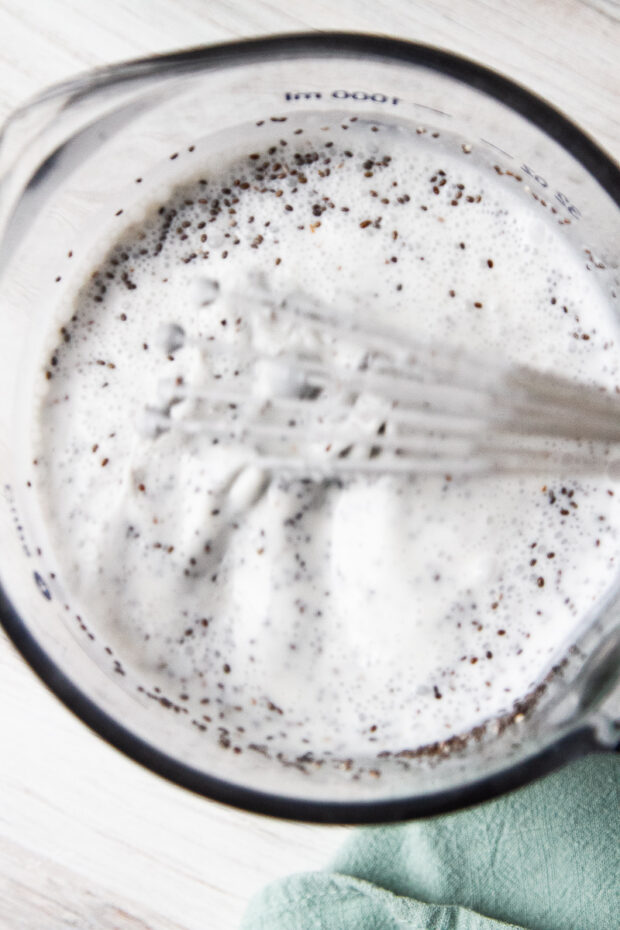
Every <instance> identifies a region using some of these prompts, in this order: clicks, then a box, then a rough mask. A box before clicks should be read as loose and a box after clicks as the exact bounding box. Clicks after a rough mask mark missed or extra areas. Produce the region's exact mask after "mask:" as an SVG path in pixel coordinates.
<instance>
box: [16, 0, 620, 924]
mask: <svg viewBox="0 0 620 930" xmlns="http://www.w3.org/2000/svg"><path fill="white" fill-rule="evenodd" d="M308 29H318V30H327V29H341V30H351V31H365V32H380V33H388V34H391V35H394V36H398V37H401V38H407V39H411V40H414V41H419V42H426V43H429V44H433V45H438V46H442V47H444V48H447V49H450V50H453V51H455V52H457V53H459V54H462V55H465V56H468V57H471V58H475V59H477V60H479V61H481V62H482V63H483V64H486V65H488V66H490V67H493V68H496V69H498V70H500V71H502V72H503V73H504V74H506V75H508V76H509V77H512V78H513V79H515V80H517V81H519V82H521V83H522V84H525V85H526V86H528V87H529V88H530V89H532V90H534V91H535V92H537V93H538V94H540V95H541V96H543V97H546V98H547V99H548V100H549V101H550V102H552V103H553V104H555V105H556V106H557V107H559V108H560V109H561V110H563V111H564V112H565V113H566V114H567V115H568V116H570V117H571V118H572V119H573V120H575V121H576V122H577V123H579V124H580V125H581V126H582V127H583V128H585V129H586V130H587V131H588V132H589V133H590V134H591V135H592V136H593V137H594V138H595V139H596V140H597V141H598V143H599V144H601V145H602V146H604V147H606V148H607V149H608V150H609V151H610V152H611V153H612V154H614V155H615V156H616V158H618V157H619V156H620V107H619V102H620V99H619V98H620V80H619V78H620V64H619V62H620V56H619V55H618V48H619V40H620V4H619V3H618V2H617V0H501V2H500V0H459V2H458V3H455V2H453V0H417V2H413V0H372V2H371V0H357V2H355V0H342V2H340V3H339V4H338V5H336V4H334V3H333V2H326V0H325V2H323V0H315V2H314V3H312V4H309V3H308V2H306V0H304V2H301V0H288V2H287V0H271V2H266V0H238V2H226V0H209V2H207V0H133V2H129V0H106V2H105V3H99V2H95V0H21V2H20V0H0V119H2V118H3V117H4V116H6V114H7V113H8V112H9V111H10V110H11V109H12V108H13V107H15V106H16V105H18V104H19V103H22V102H23V101H24V100H26V99H27V98H28V97H30V96H32V95H33V94H35V93H37V92H38V91H39V90H41V89H43V87H45V86H46V85H48V84H50V83H52V82H55V81H58V80H61V79H63V78H66V77H69V76H71V75H73V74H75V73H76V72H78V71H83V70H86V69H88V68H91V67H94V66H97V65H102V64H106V63H109V62H112V61H117V60H121V59H123V58H131V57H136V56H140V55H146V54H150V53H153V52H161V51H165V50H169V49H173V48H181V47H187V46H190V45H197V44H201V43H213V42H219V41H227V40H231V39H234V38H238V37H242V36H252V35H258V34H268V33H282V32H292V31H301V30H308ZM345 833H346V831H345V830H344V829H342V828H329V827H312V826H306V825H301V824H292V823H284V822H277V821H271V820H267V819H265V818H261V817H258V816H253V815H249V814H244V813H242V812H239V811H234V810H231V809H228V808H225V807H223V806H220V805H217V804H214V803H211V802H208V801H205V800H203V799H201V798H197V797H194V796H192V795H190V794H188V793H186V792H184V791H182V790H180V789H177V788H175V787H173V786H172V785H169V784H167V783H165V782H163V781H162V780H160V779H158V778H157V777H155V776H153V775H151V774H149V773H148V772H146V771H143V770H142V769H140V768H138V767H137V766H136V765H134V764H133V763H132V762H130V761H129V760H127V759H125V758H124V757H123V756H121V755H120V754H118V753H117V752H115V751H114V750H113V749H111V748H110V747H109V746H107V745H105V744H103V743H102V742H101V741H100V740H99V739H98V738H97V737H95V736H94V735H93V734H91V733H90V732H89V731H88V730H87V729H86V728H85V727H84V726H83V725H82V724H81V723H79V722H78V721H77V720H76V719H74V718H73V717H72V716H71V715H70V714H69V713H68V711H66V710H65V709H64V708H63V707H62V706H60V705H59V704H58V702H57V701H56V700H55V699H54V698H53V697H52V696H51V695H50V694H49V693H48V692H47V690H46V689H45V688H44V687H43V685H41V683H40V682H39V681H38V680H37V679H36V678H35V676H34V675H33V674H32V673H31V672H30V670H29V669H28V668H27V667H26V666H25V664H24V663H23V662H22V660H21V659H20V658H19V656H17V655H16V653H15V652H14V650H13V649H12V647H11V646H10V644H9V643H8V641H7V640H6V639H5V638H4V636H2V635H0V930H43V928H45V930H68V928H80V930H202V928H213V930H229V928H233V927H236V926H238V923H239V919H240V916H241V914H242V912H243V909H244V907H245V905H246V902H247V901H248V899H249V897H250V896H251V895H252V894H253V893H254V892H255V891H257V890H258V889H259V888H260V887H261V886H263V885H264V884H265V883H267V882H268V881H270V880H272V879H274V878H276V877H278V876H280V875H284V874H287V873H289V872H292V871H303V870H306V869H314V868H320V867H321V866H322V865H324V864H325V863H326V861H327V860H328V859H329V857H330V856H331V854H332V853H333V852H334V850H335V849H336V847H337V846H338V845H339V844H340V843H341V842H342V839H343V837H344V835H345Z"/></svg>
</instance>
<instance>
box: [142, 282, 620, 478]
mask: <svg viewBox="0 0 620 930" xmlns="http://www.w3.org/2000/svg"><path fill="white" fill-rule="evenodd" d="M244 300H245V304H246V305H247V303H248V302H250V303H252V301H248V297H247V295H246V296H245V297H244ZM257 307H258V308H259V309H260V310H261V312H263V314H264V315H265V317H264V318H265V320H266V323H265V325H267V326H270V327H273V328H274V331H276V332H277V331H278V327H282V326H284V327H288V331H289V332H294V333H295V337H297V334H298V332H300V331H303V332H305V333H306V336H307V338H306V339H305V340H303V339H302V340H299V339H298V338H293V339H292V340H290V341H289V343H288V344H287V341H286V340H284V341H283V342H282V340H280V347H279V348H277V349H274V350H273V351H272V350H270V351H269V352H264V351H259V350H256V351H255V352H250V353H249V354H248V355H247V356H246V358H245V360H244V363H243V372H242V374H243V377H242V378H241V379H240V378H239V377H238V376H239V370H238V367H239V366H238V367H237V370H235V372H234V375H235V377H233V376H232V374H230V375H229V376H226V375H225V374H223V375H218V376H217V378H216V379H212V380H211V381H209V382H207V383H206V384H204V385H192V384H185V383H183V384H181V385H180V384H179V383H178V379H177V380H176V381H175V382H174V383H172V382H165V383H162V384H161V385H160V400H161V404H160V406H159V407H157V408H149V411H148V416H149V418H150V419H149V421H148V429H149V430H150V432H151V434H152V435H155V434H157V433H161V432H165V431H168V430H170V429H181V430H183V431H185V432H189V433H196V432H198V433H202V434H207V435H209V436H210V437H211V438H212V441H213V442H214V443H235V444H243V445H244V446H245V447H246V448H247V449H248V450H250V451H251V455H252V458H253V459H254V460H255V461H256V464H258V465H259V466H261V467H263V468H265V469H270V470H275V471H279V472H285V473H292V474H296V475H298V476H307V477H323V478H337V477H339V476H344V475H346V474H351V473H360V474H370V473H373V474H411V475H415V474H433V473H435V474H450V475H453V474H461V475H462V474H476V473H498V472H517V473H534V472H537V471H545V472H548V471H552V472H555V473H557V472H560V473H571V474H572V473H584V472H586V473H593V474H601V473H604V474H613V472H614V470H616V471H617V472H618V474H620V454H617V453H620V446H619V445H618V444H619V443H620V396H617V395H614V394H611V393H609V392H608V391H607V390H606V389H604V388H602V387H601V388H599V387H591V386H589V385H585V384H581V383H576V382H575V381H573V380H569V379H567V378H563V377H560V376H557V375H555V374H549V373H545V372H541V371H538V370H536V369H533V368H529V367H527V366H522V365H514V364H511V363H509V362H504V361H501V360H497V359H491V358H488V357H486V358H483V357H481V356H477V355H476V354H473V353H470V352H467V351H463V350H462V349H461V348H458V349H457V348H451V347H449V346H442V345H429V344H416V343H415V342H414V341H411V340H408V339H403V337H402V336H401V335H400V334H395V333H394V332H390V331H387V330H383V329H380V328H378V327H376V326H369V325H368V324H367V323H366V321H364V320H363V319H356V318H353V317H351V318H342V317H340V316H336V315H334V313H333V312H332V311H331V310H330V309H329V308H326V307H323V306H321V305H319V304H317V303H316V302H312V301H309V300H308V299H307V298H306V297H303V296H297V297H295V296H293V297H291V298H288V299H287V300H286V301H283V302H282V303H280V304H277V305H276V304H275V303H274V302H273V301H271V300H269V299H268V298H267V297H265V296H264V295H263V296H262V297H259V298H257V300H256V301H255V302H254V303H253V305H252V309H253V311H256V312H258V310H257ZM213 351H215V350H213ZM224 355H226V353H225V352H224V353H222V356H224ZM224 367H226V366H224ZM230 368H231V366H228V369H230ZM615 453H616V454H615Z"/></svg>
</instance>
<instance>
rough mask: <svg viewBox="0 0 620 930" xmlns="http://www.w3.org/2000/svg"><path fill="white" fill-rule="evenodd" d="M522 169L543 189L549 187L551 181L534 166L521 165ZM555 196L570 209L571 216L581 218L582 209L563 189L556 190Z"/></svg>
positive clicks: (565, 207)
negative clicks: (535, 169)
mask: <svg viewBox="0 0 620 930" xmlns="http://www.w3.org/2000/svg"><path fill="white" fill-rule="evenodd" d="M521 171H523V172H524V173H525V174H527V176H528V177H530V178H532V180H534V181H536V183H537V184H538V185H539V186H540V187H542V188H543V190H546V189H547V188H548V187H549V182H548V181H547V180H546V179H545V178H543V177H542V175H540V174H537V173H536V172H535V171H534V169H533V168H530V167H529V165H521ZM553 196H554V197H555V199H556V200H557V202H558V203H559V204H561V206H563V207H564V209H565V210H568V212H569V213H570V215H571V216H574V217H575V219H576V220H578V219H581V211H580V210H579V209H578V208H577V207H576V206H575V205H574V203H571V201H570V200H569V198H568V197H567V196H566V194H564V193H562V191H554V192H553Z"/></svg>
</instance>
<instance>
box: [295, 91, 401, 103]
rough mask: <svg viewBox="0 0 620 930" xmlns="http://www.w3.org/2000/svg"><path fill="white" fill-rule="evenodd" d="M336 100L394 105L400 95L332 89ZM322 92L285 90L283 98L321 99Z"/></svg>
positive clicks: (332, 95) (398, 101) (332, 94)
mask: <svg viewBox="0 0 620 930" xmlns="http://www.w3.org/2000/svg"><path fill="white" fill-rule="evenodd" d="M330 96H331V97H334V99H336V100H366V101H371V102H372V103H390V104H392V106H396V105H397V104H398V103H400V97H388V95H387V94H378V93H374V94H369V93H367V92H366V91H365V90H344V89H342V90H333V91H332V92H331V94H330ZM322 97H323V94H322V93H321V91H319V90H297V91H287V92H286V93H285V94H284V99H285V100H321V99H322Z"/></svg>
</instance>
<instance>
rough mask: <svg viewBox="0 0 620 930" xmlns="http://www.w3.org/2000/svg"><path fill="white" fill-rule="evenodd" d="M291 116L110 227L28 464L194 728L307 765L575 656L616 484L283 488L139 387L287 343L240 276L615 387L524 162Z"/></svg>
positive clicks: (440, 479) (538, 676) (105, 618)
mask: <svg viewBox="0 0 620 930" xmlns="http://www.w3.org/2000/svg"><path fill="white" fill-rule="evenodd" d="M301 125H302V124H300V126H301ZM320 125H321V126H323V125H325V124H324V123H321V124H320ZM289 127H290V128H289ZM294 128H295V127H293V126H292V125H290V124H289V125H288V126H287V127H284V126H283V127H280V128H279V130H278V131H279V132H280V133H281V136H280V137H279V138H280V139H282V140H284V141H286V142H287V145H285V146H283V145H281V143H280V142H277V144H276V143H274V144H275V146H276V147H275V150H274V151H273V152H271V153H270V154H269V153H265V152H262V151H261V152H260V153H257V154H259V155H260V157H258V158H244V159H242V160H241V161H240V162H238V163H234V164H232V165H225V164H224V165H223V164H221V163H220V164H219V165H218V166H217V167H216V166H215V165H208V164H207V165H203V164H202V163H200V164H199V161H198V160H199V159H200V151H199V149H198V150H197V152H196V153H195V155H194V156H193V157H195V158H196V159H197V163H196V164H197V172H198V171H201V172H202V173H201V174H198V173H197V174H196V178H197V181H196V183H195V184H190V185H189V186H187V187H185V188H184V190H183V191H181V192H177V193H176V194H173V195H172V196H171V198H170V200H169V201H168V202H165V201H163V200H162V201H160V202H157V203H156V204H154V205H153V207H152V209H150V210H148V211H146V212H145V214H144V217H143V218H142V219H141V221H140V222H139V223H137V224H136V225H135V226H133V227H132V228H130V229H127V230H126V231H125V232H124V233H123V234H122V235H121V234H118V235H117V236H115V237H111V238H109V240H108V242H103V243H101V251H100V258H99V260H98V264H97V265H96V270H97V271H98V272H99V274H98V276H97V277H96V278H94V279H92V280H91V273H92V271H93V270H94V268H95V266H92V267H90V268H89V267H86V268H85V269H84V281H85V284H84V286H83V288H82V290H81V291H80V292H79V293H77V294H75V295H74V300H73V303H72V304H71V305H68V306H67V308H66V322H65V324H64V325H65V331H66V336H65V339H66V338H67V336H68V337H69V338H68V341H62V342H61V343H60V345H57V340H58V336H57V334H56V335H53V336H52V337H51V341H50V347H51V351H50V357H49V358H47V359H45V360H44V364H45V367H46V370H47V371H48V372H49V373H50V374H51V375H52V377H51V379H50V380H48V381H47V383H46V390H45V393H44V394H43V399H42V402H41V407H40V410H39V411H38V414H37V421H36V424H35V434H36V435H35V450H34V454H35V456H36V458H37V462H38V466H37V468H36V469H35V471H34V478H33V483H34V484H35V486H36V488H37V489H38V492H39V499H40V502H41V506H42V509H43V512H44V515H45V520H46V523H47V526H48V531H49V535H50V538H51V540H52V545H53V548H54V553H55V559H56V560H57V562H58V564H59V572H60V579H61V581H62V584H63V586H64V588H65V590H66V591H67V592H69V594H70V595H71V597H72V598H73V599H74V601H75V603H76V604H79V605H80V606H81V609H83V611H84V615H85V617H86V618H87V620H88V623H89V626H90V627H91V628H92V629H93V630H94V631H95V632H96V634H97V636H98V637H99V638H100V639H101V640H102V641H103V642H105V643H106V644H108V645H109V646H110V648H111V649H112V650H113V652H114V654H115V656H116V657H117V658H118V660H119V661H120V662H122V663H123V664H124V665H126V666H128V667H129V666H131V667H132V668H134V669H135V670H136V672H137V674H138V676H139V679H140V680H141V681H142V682H143V685H144V687H145V688H146V689H147V690H150V691H151V693H152V694H155V695H159V696H161V695H163V696H165V698H166V700H170V701H172V702H181V704H182V705H183V706H187V707H188V708H190V712H191V713H192V714H194V715H195V716H196V717H197V719H199V720H200V721H203V725H204V726H205V728H206V731H207V732H208V733H211V734H214V735H215V736H216V737H217V736H218V732H219V733H220V739H221V732H222V731H221V730H219V731H218V726H220V727H223V728H224V731H225V739H224V742H225V743H226V742H229V741H230V740H231V739H232V740H233V742H235V744H237V743H238V745H239V746H240V747H242V746H244V745H245V744H247V743H254V744H259V745H266V746H269V747H270V748H271V750H273V752H274V753H277V752H279V751H282V752H284V753H285V754H288V755H293V756H294V755H295V754H296V753H299V752H303V751H305V750H311V751H313V752H315V753H316V754H318V755H320V754H321V753H324V752H331V753H333V754H335V755H342V754H359V755H360V756H362V755H364V754H368V753H370V754H375V753H378V752H380V751H386V750H389V751H398V750H400V749H403V748H416V747H419V746H423V745H425V744H429V743H433V742H435V741H437V740H444V739H446V738H448V737H450V736H452V735H454V734H462V733H466V732H468V731H469V730H471V729H472V728H473V727H475V726H477V725H478V724H480V723H482V722H483V721H485V720H488V719H492V718H495V717H498V716H500V715H502V714H505V713H508V712H510V711H511V710H512V709H513V707H514V704H515V702H516V701H518V700H519V699H522V698H523V697H524V696H526V695H527V694H528V693H529V692H531V690H532V688H534V687H535V686H536V685H537V684H538V683H539V682H540V681H541V680H542V679H543V678H544V676H545V675H546V674H547V672H548V671H549V668H550V667H551V665H552V663H553V662H554V661H557V660H558V659H559V658H561V657H562V654H563V650H564V649H565V648H566V646H567V645H569V644H570V642H571V641H572V637H573V636H574V635H575V631H576V630H577V629H578V628H579V627H580V625H581V624H582V623H583V621H584V617H586V616H587V615H588V614H589V613H590V612H591V611H593V610H594V609H595V608H596V605H597V604H598V603H599V602H600V601H601V599H602V598H603V597H604V596H605V595H606V593H607V592H608V591H609V589H610V587H611V585H612V584H613V582H614V580H615V577H616V561H615V560H616V556H617V547H618V529H619V527H620V514H619V513H618V509H617V494H618V489H617V488H616V487H615V486H614V485H613V484H612V483H610V482H608V481H604V480H601V479H598V480H589V479H584V478H580V479H579V480H567V479H565V478H564V479H561V480H558V479H557V478H555V476H554V475H553V474H536V475H532V476H531V477H527V478H516V477H508V476H504V477H485V478H469V479H466V478H458V477H456V476H455V477H454V478H453V479H452V480H447V479H446V477H445V476H437V477H424V478H421V477H418V478H406V477H394V476H378V477H359V476H352V477H350V478H347V479H346V481H344V482H343V483H342V484H341V485H338V484H321V483H314V482H310V483H304V482H301V481H290V480H282V479H280V478H278V477H277V476H275V477H274V476H272V477H270V476H269V475H264V474H263V473H261V472H260V471H259V470H257V468H256V467H255V466H254V465H252V464H249V456H248V451H247V450H246V449H244V448H243V447H240V446H239V445H238V444H234V443H232V444H230V445H227V444H226V443H219V444H217V445H213V439H212V436H210V435H208V434H206V433H200V432H198V433H196V434H195V435H189V434H188V433H186V432H184V431H182V430H172V431H170V432H167V433H163V434H162V435H159V436H157V437H153V438H148V437H145V436H144V435H143V434H141V433H140V431H139V429H138V428H137V424H138V423H139V421H140V418H141V417H142V415H143V413H144V409H145V406H148V405H156V404H157V403H158V398H159V392H160V391H161V388H160V385H161V383H162V381H166V382H169V381H170V380H172V381H173V382H174V381H176V379H182V380H183V383H184V384H191V385H194V386H196V385H198V386H201V387H206V388H208V387H209V385H210V384H213V383H214V376H215V375H216V374H218V373H220V374H221V373H222V371H224V369H225V371H226V373H227V374H228V375H230V369H231V365H233V367H234V364H235V360H237V361H238V362H239V365H240V369H241V370H240V375H239V378H240V381H241V383H243V377H244V372H243V360H244V359H246V358H247V352H248V347H252V346H256V345H259V346H261V347H262V348H263V349H266V350H267V351H269V352H271V351H273V350H274V345H275V343H277V341H278V339H280V340H282V343H283V344H284V342H287V341H288V343H289V344H291V345H293V346H298V345H303V339H304V334H303V332H301V331H299V330H298V328H296V327H295V326H290V327H288V328H286V327H284V329H282V330H280V331H278V333H276V334H275V335H274V331H273V330H271V329H269V328H268V327H267V328H264V327H263V328H261V327H260V326H259V325H258V324H257V323H256V320H255V319H254V318H253V316H252V308H251V306H250V307H243V306H239V304H238V302H236V303H235V302H232V301H231V300H230V299H228V298H227V296H226V295H227V294H229V293H230V292H231V291H232V290H234V289H235V288H237V289H238V287H239V285H240V284H241V285H242V286H243V284H244V282H247V281H248V280H250V276H251V275H252V274H254V273H261V274H263V275H264V276H265V278H266V280H267V282H268V285H269V287H270V289H271V292H272V293H273V295H274V298H276V299H277V298H280V297H284V296H286V295H288V294H290V293H292V292H295V291H302V292H304V293H305V294H307V295H310V296H311V297H315V298H317V299H319V300H320V301H322V302H324V303H327V304H332V305H334V306H347V307H350V306H351V304H352V302H353V301H355V300H361V301H362V302H363V305H364V307H365V308H366V311H367V312H368V311H369V312H371V313H373V314H376V318H377V320H378V321H379V322H380V323H381V325H382V326H389V327H392V328H393V329H395V330H397V331H399V330H400V331H402V332H403V333H404V334H407V335H409V336H411V337H414V338H416V339H421V340H426V341H434V342H442V343H449V344H454V345H457V346H458V345H462V346H466V347H467V348H468V349H469V350H471V351H484V352H491V353H496V354H497V355H499V356H501V357H505V358H507V359H511V360H513V361H517V362H524V363H527V364H530V365H535V366H538V367H540V368H543V369H548V370H553V371H557V372H559V373H562V374H564V375H571V374H572V375H574V376H575V378H579V379H581V380H583V381H586V382H591V383H598V384H602V385H604V386H606V387H607V388H613V387H615V385H616V382H617V380H618V364H619V358H620V357H619V355H618V348H617V345H616V340H617V338H618V333H617V326H616V323H615V321H614V319H613V317H612V314H611V311H610V308H609V307H608V306H607V304H606V303H605V300H604V298H603V296H602V293H601V291H600V290H599V288H598V286H597V284H596V281H595V279H594V276H593V275H592V273H591V272H589V271H587V270H586V267H585V265H586V260H585V257H584V256H582V255H579V254H576V253H575V252H573V251H571V249H570V248H569V247H568V245H567V244H566V243H565V242H564V240H563V239H562V237H561V231H560V229H559V227H558V226H557V223H556V220H555V219H554V218H553V217H551V218H549V216H548V214H546V213H545V211H544V210H543V209H542V208H540V207H539V206H538V205H537V204H534V203H530V202H529V201H527V199H526V198H523V197H522V196H521V191H520V190H519V182H518V181H516V180H515V179H514V178H508V177H502V178H499V177H497V176H495V175H490V174H489V173H488V172H486V171H485V172H482V171H481V170H479V169H478V168H477V167H476V165H475V164H474V163H473V161H472V160H471V159H468V158H467V157H466V156H465V155H463V154H460V153H459V154H456V151H455V152H454V153H453V154H448V153H447V152H446V151H444V150H442V149H440V148H438V146H437V145H433V144H432V143H431V142H430V141H426V140H425V139H423V138H420V137H416V136H415V134H414V135H413V136H410V135H409V134H408V133H406V132H404V131H403V132H397V131H395V130H388V129H386V128H385V127H379V131H378V132H373V131H371V127H370V125H363V124H362V123H361V122H359V123H357V124H356V125H353V124H351V125H350V126H349V129H348V130H347V131H346V132H345V131H344V130H342V129H341V128H340V126H339V125H335V126H333V127H332V128H330V130H329V131H319V130H318V128H316V127H315V130H314V131H311V127H310V129H309V128H308V126H306V127H305V132H304V133H303V134H294V133H293V129H294ZM327 143H331V144H330V145H327ZM296 152H297V153H301V156H302V157H300V158H297V160H296V159H295V153H296ZM308 153H317V158H316V159H314V155H311V156H310V158H308V159H306V158H305V157H303V156H305V155H307V154H308ZM385 156H389V159H386V158H385ZM312 159H314V160H312ZM306 162H308V163H306ZM263 165H267V167H266V168H265V169H262V168H261V166H263ZM293 169H294V170H296V172H297V173H296V174H292V173H291V172H292V170H293ZM257 174H258V175H259V179H258V180H257ZM199 178H200V179H206V181H207V183H206V184H203V183H199V181H198V179H199ZM235 181H239V182H240V183H238V184H236V183H235ZM444 182H445V183H444ZM222 189H224V190H222ZM435 191H437V192H435ZM214 199H217V200H218V201H219V208H220V209H219V212H218V211H215V212H213V201H214ZM201 200H202V201H205V202H204V203H201V202H200V201H201ZM185 201H191V203H185ZM289 207H291V208H292V209H288V208H289ZM171 209H175V210H176V211H177V213H176V216H174V218H170V221H169V222H168V218H169V216H170V210H171ZM367 220H370V221H371V222H370V223H367V222H366V221H367ZM186 223H187V224H188V225H185V224H186ZM119 228H121V227H119ZM165 228H167V229H168V233H167V235H166V236H164V237H162V230H164V229H165ZM159 242H162V243H163V244H162V247H161V249H159V246H158V243H159ZM143 250H146V252H145V254H143ZM106 254H107V258H106V257H105V256H106ZM192 256H193V257H192ZM110 260H112V263H111V262H110ZM115 263H116V264H115ZM110 275H113V277H110ZM213 282H217V284H218V285H219V290H218V289H217V287H216V286H215V285H214V284H213ZM102 284H103V285H105V291H103V290H102V289H101V285H102ZM72 316H74V320H73V321H71V322H69V321H70V318H71V317H72ZM171 324H174V325H176V326H178V327H180V328H181V329H182V330H183V331H184V334H185V336H184V344H183V345H182V346H179V347H178V348H175V349H174V350H172V351H167V348H169V347H166V346H165V345H164V343H165V337H166V334H167V335H168V336H170V325H171ZM584 337H588V338H584ZM162 340H163V341H162ZM274 340H275V343H274ZM54 346H56V347H55V348H54ZM276 348H277V346H276ZM223 349H225V350H226V354H225V355H222V350H223ZM52 356H53V359H54V361H52ZM335 438H337V437H335ZM157 689H159V690H157ZM238 728H243V732H241V731H240V730H239V729H238Z"/></svg>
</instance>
